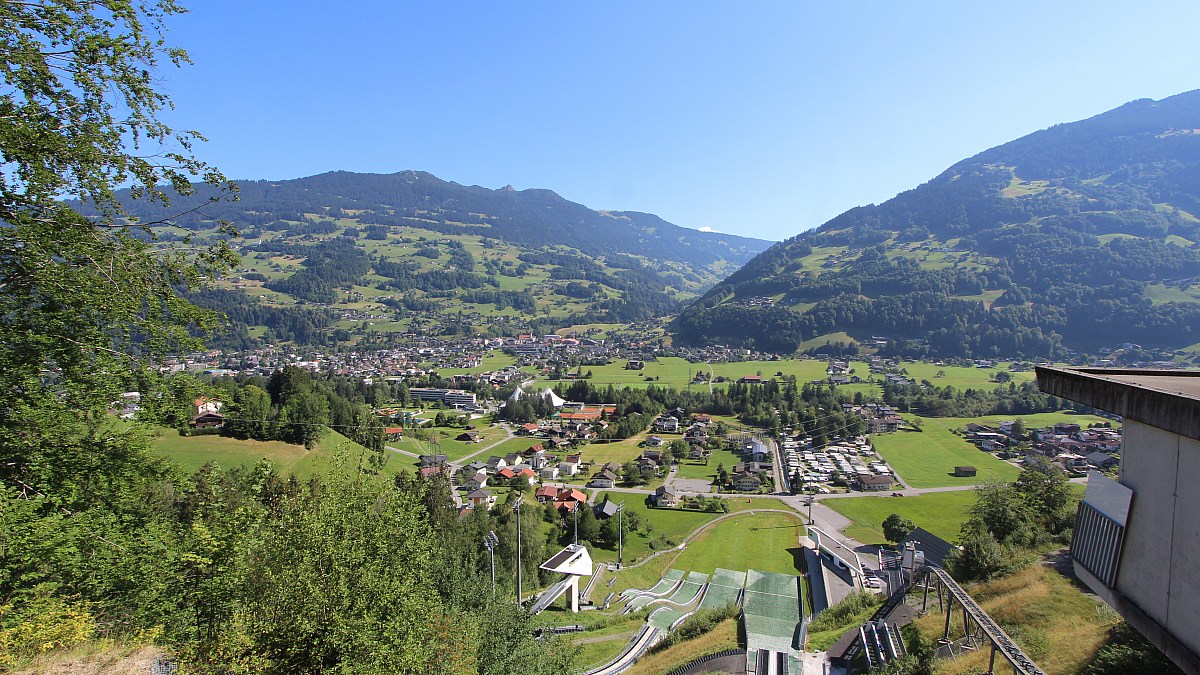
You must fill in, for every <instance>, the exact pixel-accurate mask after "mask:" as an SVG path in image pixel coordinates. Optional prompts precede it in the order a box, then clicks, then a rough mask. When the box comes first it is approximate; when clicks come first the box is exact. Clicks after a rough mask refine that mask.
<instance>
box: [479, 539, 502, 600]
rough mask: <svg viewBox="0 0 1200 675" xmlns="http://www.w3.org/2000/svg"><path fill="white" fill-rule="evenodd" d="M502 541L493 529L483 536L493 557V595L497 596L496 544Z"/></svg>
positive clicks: (484, 543)
mask: <svg viewBox="0 0 1200 675" xmlns="http://www.w3.org/2000/svg"><path fill="white" fill-rule="evenodd" d="M499 543H500V537H497V536H496V533H495V532H494V531H492V530H488V533H487V534H486V535H485V536H484V537H483V545H484V547H485V548H487V550H488V555H490V556H491V558H492V597H493V598H494V597H496V544H499Z"/></svg>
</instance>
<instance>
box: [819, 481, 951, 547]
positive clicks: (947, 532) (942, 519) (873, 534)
mask: <svg viewBox="0 0 1200 675" xmlns="http://www.w3.org/2000/svg"><path fill="white" fill-rule="evenodd" d="M821 504H822V505H824V506H827V507H829V508H831V509H833V510H834V511H837V512H838V513H840V514H842V515H843V516H846V517H847V518H849V519H850V520H852V521H854V524H853V525H851V526H850V527H847V528H846V529H845V533H846V536H848V537H850V538H852V539H855V540H857V541H861V542H862V543H864V544H885V543H887V539H886V538H885V537H884V536H883V521H884V520H885V519H886V518H887V517H888V516H890V515H891V514H893V513H898V514H900V515H901V516H903V517H904V518H908V519H909V520H911V521H913V522H914V523H916V525H917V527H921V528H924V529H926V530H928V531H929V532H932V533H933V534H935V535H937V536H939V537H941V538H942V539H945V540H946V541H949V542H953V541H955V540H956V539H958V533H959V528H961V527H962V524H963V523H964V522H966V520H967V517H968V515H969V514H968V512H969V511H970V509H971V507H972V506H973V505H974V504H975V491H974V490H956V491H954V492H930V493H926V494H923V495H916V496H912V497H891V496H886V497H885V496H878V497H846V498H838V499H824V500H821Z"/></svg>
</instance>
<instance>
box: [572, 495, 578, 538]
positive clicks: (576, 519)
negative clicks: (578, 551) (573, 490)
mask: <svg viewBox="0 0 1200 675" xmlns="http://www.w3.org/2000/svg"><path fill="white" fill-rule="evenodd" d="M571 513H573V514H575V545H576V546H578V545H579V502H575V508H573V509H571Z"/></svg>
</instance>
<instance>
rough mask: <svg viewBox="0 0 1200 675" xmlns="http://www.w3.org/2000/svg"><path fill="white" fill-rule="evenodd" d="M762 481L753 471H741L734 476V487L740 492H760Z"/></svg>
mask: <svg viewBox="0 0 1200 675" xmlns="http://www.w3.org/2000/svg"><path fill="white" fill-rule="evenodd" d="M760 487H762V481H761V480H759V478H758V476H755V475H754V474H752V473H739V474H737V475H736V476H734V477H733V489H734V490H737V491H738V492H758V489H759V488H760Z"/></svg>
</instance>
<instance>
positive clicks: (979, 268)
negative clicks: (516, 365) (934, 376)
mask: <svg viewBox="0 0 1200 675" xmlns="http://www.w3.org/2000/svg"><path fill="white" fill-rule="evenodd" d="M1197 216H1200V91H1193V92H1188V93H1184V94H1179V95H1177V96H1172V97H1170V98H1167V99H1163V100H1161V101H1152V100H1138V101H1134V102H1131V103H1128V104H1126V105H1123V106H1121V107H1119V108H1116V109H1114V110H1111V111H1109V112H1106V113H1103V114H1100V115H1097V116H1095V117H1092V118H1090V119H1086V120H1083V121H1079V122H1074V123H1070V124H1060V125H1056V126H1054V127H1051V128H1049V129H1045V130H1043V131H1039V132H1036V133H1033V134H1030V135H1028V136H1025V137H1023V138H1020V139H1018V140H1015V141H1012V142H1010V143H1006V144H1004V145H1001V146H999V147H995V148H992V149H990V150H987V151H985V152H981V153H979V154H978V155H976V156H974V157H971V158H969V159H965V160H963V161H961V162H959V163H957V164H955V165H954V166H952V167H950V168H949V169H947V170H946V171H944V172H943V173H942V174H940V175H939V176H937V177H936V178H934V179H933V180H931V181H929V182H928V183H925V184H923V185H921V186H919V187H917V188H915V189H913V190H909V191H907V192H903V193H901V194H899V195H897V196H896V197H894V198H892V199H890V200H888V201H886V202H884V203H883V204H880V205H869V206H864V207H859V208H854V209H851V210H849V211H847V212H845V213H843V214H841V215H839V216H837V217H836V218H834V219H832V220H830V221H829V222H827V223H825V224H824V225H822V226H820V227H819V228H817V229H816V230H813V231H810V232H805V233H802V234H800V235H797V236H796V237H793V238H791V239H788V240H786V241H784V242H781V243H779V244H776V245H775V246H773V247H771V248H770V249H768V250H767V251H765V252H764V253H762V254H761V255H759V256H758V257H757V258H755V259H754V260H752V261H750V262H749V263H748V264H747V265H746V266H745V267H743V268H742V269H740V270H738V271H737V272H735V273H734V274H732V275H731V276H730V277H729V278H727V279H726V280H725V281H723V282H721V283H720V284H718V285H717V286H715V287H714V288H713V289H712V290H710V291H709V292H708V293H707V294H706V295H705V296H704V297H703V298H701V299H700V300H698V301H696V302H695V303H694V304H693V305H692V306H690V307H689V308H688V309H687V310H685V311H684V312H683V313H682V314H681V316H680V317H679V318H678V319H677V320H676V322H675V324H674V329H675V331H676V333H677V337H678V339H680V340H681V341H683V342H686V343H702V342H709V341H716V342H725V343H730V344H739V345H745V346H755V347H759V348H767V349H772V350H778V351H792V350H795V349H796V348H797V346H798V345H800V344H801V343H802V342H804V341H806V340H815V341H818V342H819V341H820V339H821V337H822V336H826V335H830V334H833V333H837V332H839V331H844V332H845V333H848V334H849V335H851V336H853V337H854V338H856V339H857V340H859V341H863V340H866V339H868V338H870V337H872V336H875V337H887V338H889V339H890V342H889V344H888V346H887V347H885V348H886V349H890V350H893V351H897V352H900V353H904V354H912V355H922V354H924V355H933V356H975V357H988V356H994V355H1000V354H1004V355H1025V356H1055V355H1061V354H1063V353H1065V352H1067V351H1069V350H1081V351H1092V350H1096V349H1100V348H1103V347H1107V346H1116V345H1119V344H1122V343H1136V344H1138V345H1141V346H1144V347H1147V348H1149V347H1158V348H1169V349H1181V348H1187V347H1189V346H1191V345H1193V344H1194V343H1197V342H1200V283H1198V282H1200V278H1198V275H1200V246H1198V242H1200V219H1198V218H1197ZM879 342H880V343H882V341H879Z"/></svg>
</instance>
